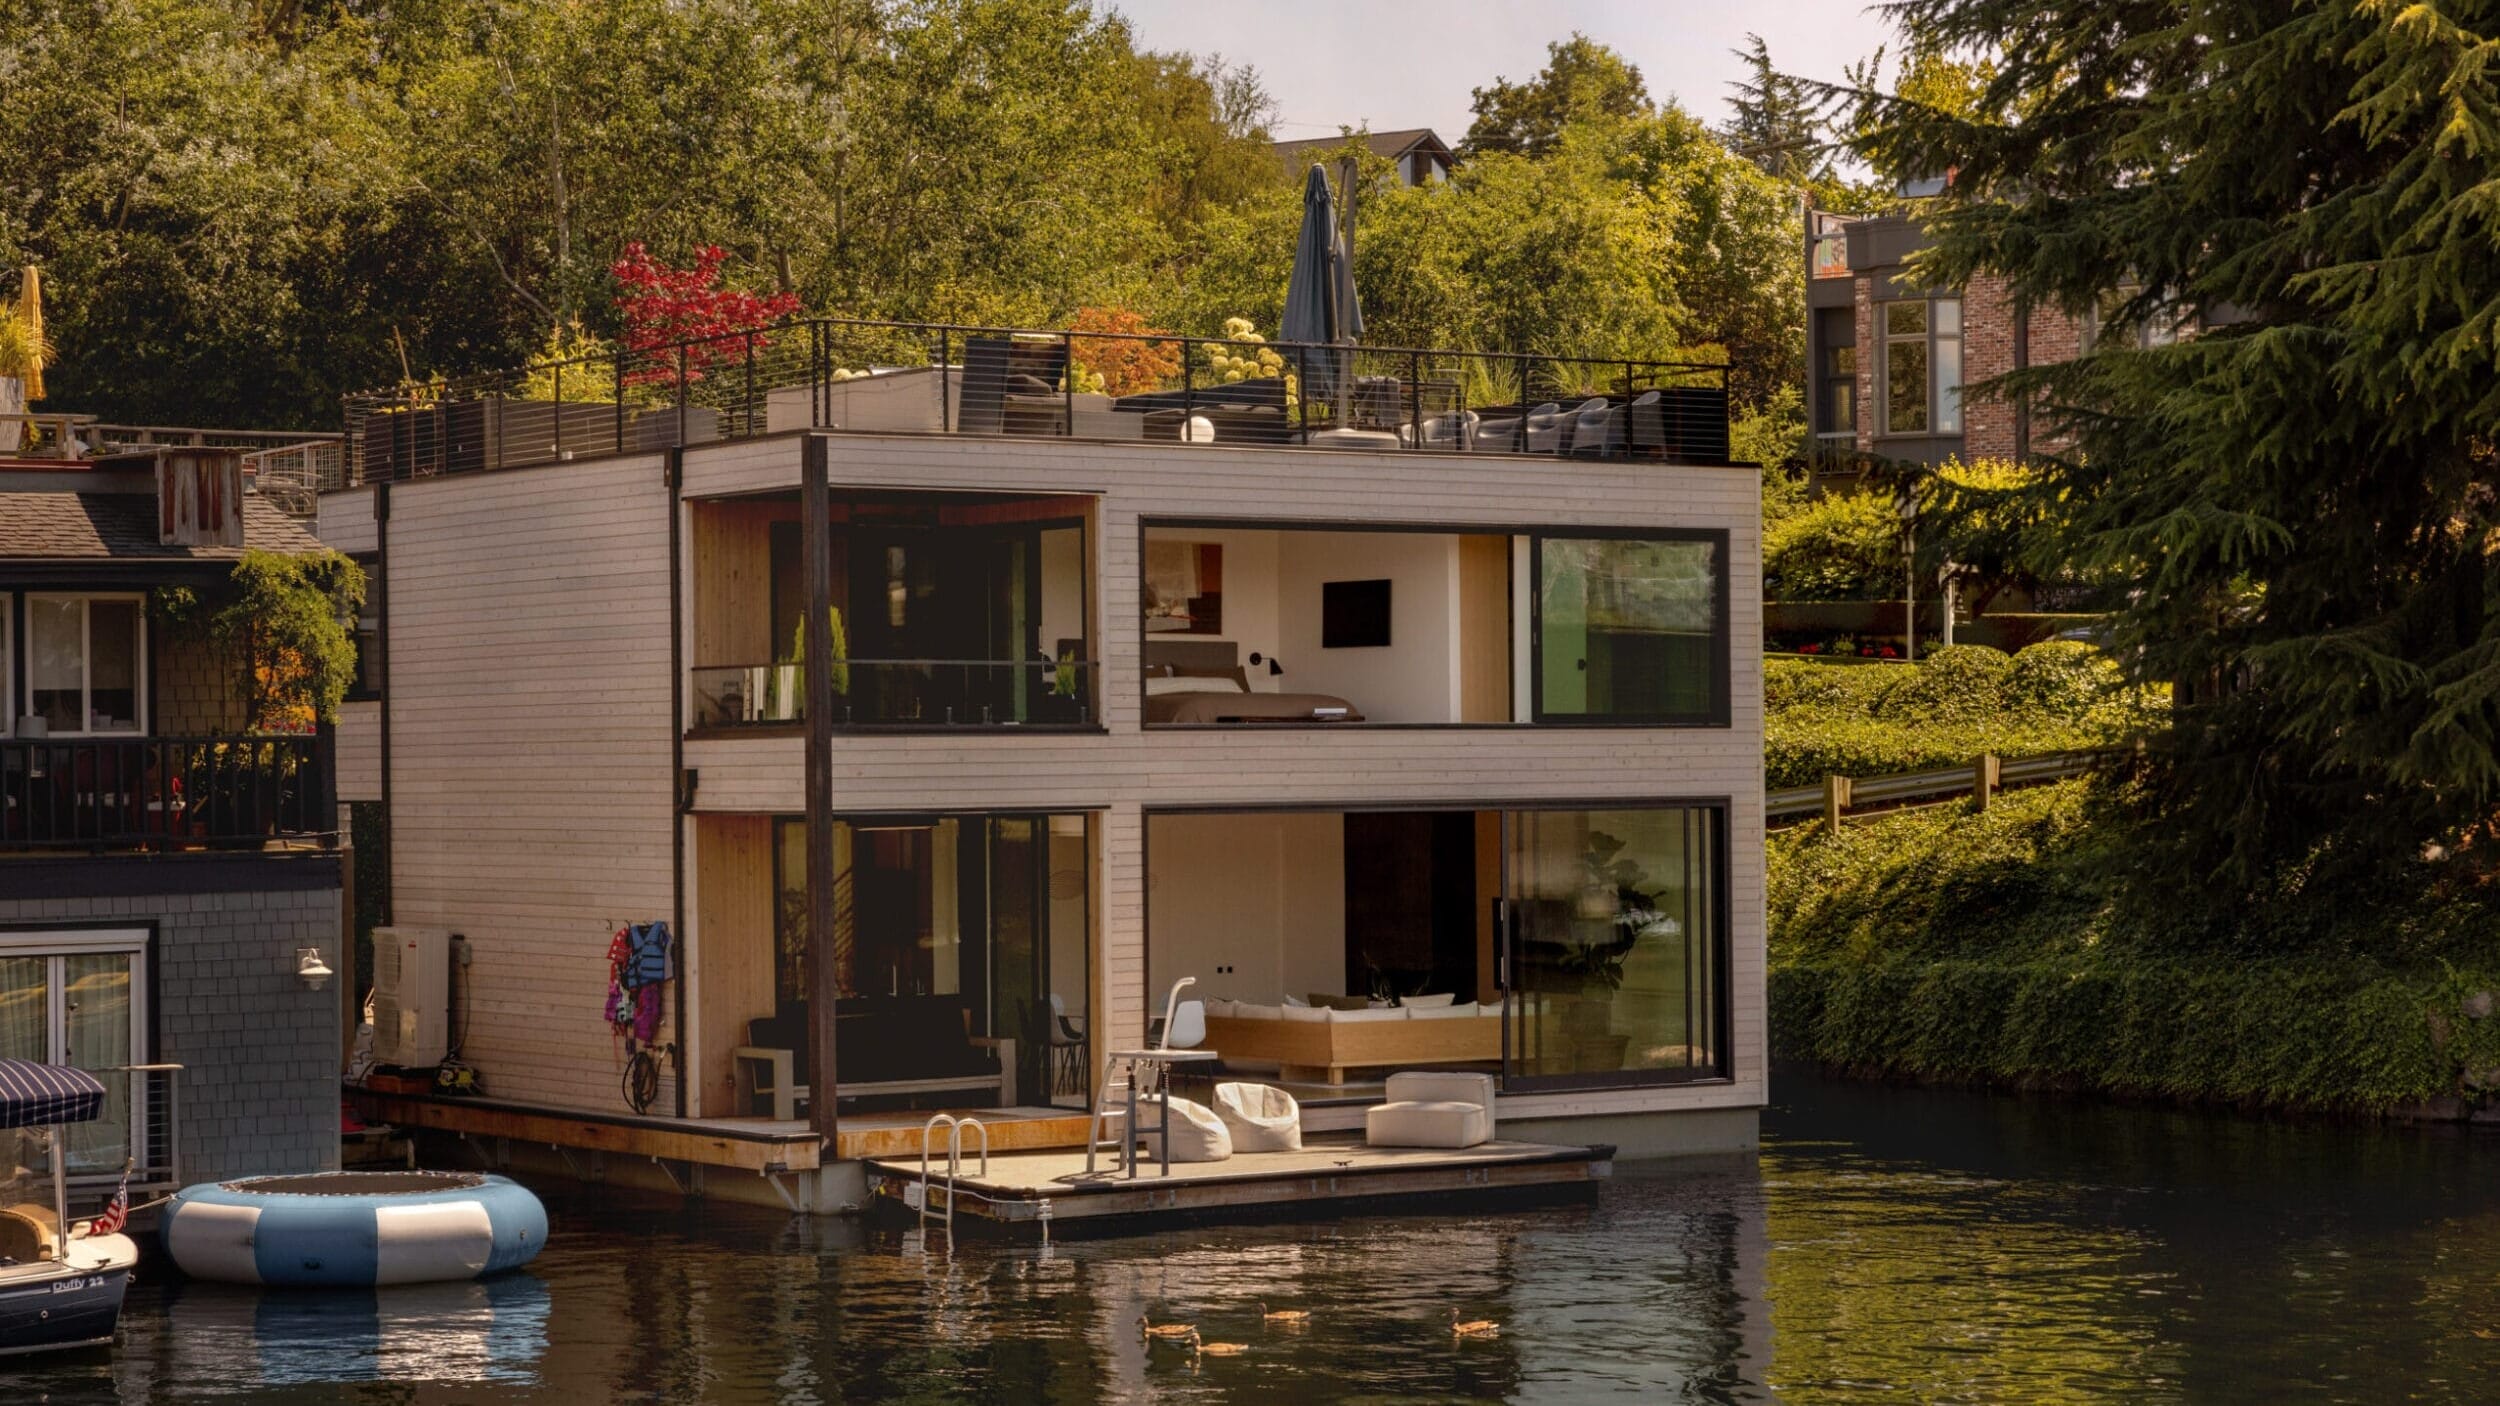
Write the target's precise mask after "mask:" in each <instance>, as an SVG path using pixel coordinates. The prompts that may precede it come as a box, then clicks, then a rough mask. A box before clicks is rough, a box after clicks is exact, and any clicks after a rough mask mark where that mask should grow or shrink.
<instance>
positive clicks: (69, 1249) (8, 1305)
mask: <svg viewBox="0 0 2500 1406" xmlns="http://www.w3.org/2000/svg"><path fill="white" fill-rule="evenodd" d="M103 1112H104V1084H103V1083H102V1081H100V1080H98V1079H97V1078H96V1076H95V1075H93V1074H90V1073H88V1072H87V1071H86V1070H83V1069H72V1068H68V1067H66V1066H63V1065H57V1064H40V1063H37V1062H35V1061H33V1060H25V1059H0V1357H8V1356H15V1355H17V1354H20V1353H29V1352H46V1351H51V1350H54V1349H60V1348H76V1347H97V1346H102V1345H106V1344H109V1343H111V1342H112V1341H113V1331H114V1328H115V1327H116V1326H117V1325H118V1324H119V1323H120V1321H121V1311H122V1295H123V1294H124V1293H125V1292H127V1291H128V1289H129V1287H130V1270H131V1267H132V1266H133V1265H136V1264H137V1263H138V1262H139V1247H138V1246H137V1245H136V1244H135V1243H133V1242H132V1240H131V1239H130V1237H129V1236H127V1235H123V1234H121V1233H119V1229H120V1227H119V1223H118V1222H119V1218H120V1216H119V1213H110V1214H108V1215H107V1216H106V1217H103V1218H99V1219H98V1220H86V1221H75V1222H73V1221H72V1220H71V1219H70V1218H69V1169H68V1157H69V1153H68V1148H67V1146H66V1143H67V1141H68V1139H67V1138H66V1137H65V1136H64V1129H65V1128H67V1127H68V1126H69V1125H71V1124H74V1123H87V1122H93V1121H95V1120H96V1119H97V1118H98V1117H100V1116H102V1114H103ZM116 1201H117V1205H119V1206H121V1207H123V1208H124V1209H125V1210H126V1207H127V1203H126V1202H123V1201H120V1199H119V1198H116Z"/></svg>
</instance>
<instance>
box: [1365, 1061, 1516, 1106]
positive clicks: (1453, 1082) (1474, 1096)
mask: <svg viewBox="0 0 2500 1406" xmlns="http://www.w3.org/2000/svg"><path fill="white" fill-rule="evenodd" d="M1382 1093H1383V1095H1384V1096H1385V1097H1386V1098H1387V1099H1388V1101H1389V1102H1391V1103H1401V1102H1408V1103H1472V1104H1476V1105H1478V1106H1480V1107H1482V1108H1483V1109H1484V1110H1485V1111H1486V1112H1487V1113H1488V1114H1489V1113H1491V1112H1492V1110H1493V1076H1492V1075H1490V1074H1469V1073H1466V1072H1464V1071H1460V1070H1450V1069H1409V1070H1403V1071H1400V1072H1399V1073H1396V1074H1392V1075H1390V1076H1389V1079H1388V1087H1387V1088H1385V1089H1384V1090H1382Z"/></svg>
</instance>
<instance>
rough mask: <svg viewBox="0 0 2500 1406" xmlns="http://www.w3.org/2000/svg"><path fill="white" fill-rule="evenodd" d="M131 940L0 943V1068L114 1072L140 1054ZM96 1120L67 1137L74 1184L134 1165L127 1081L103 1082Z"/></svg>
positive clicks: (136, 938)
mask: <svg viewBox="0 0 2500 1406" xmlns="http://www.w3.org/2000/svg"><path fill="white" fill-rule="evenodd" d="M144 946H145V936H144V934H138V933H78V934H60V933H52V934H41V933H33V934H17V933H0V1059H31V1060H37V1061H40V1062H44V1063H49V1064H67V1065H73V1066H75V1067H77V1068H80V1069H88V1070H96V1071H113V1070H119V1069H122V1068H124V1067H126V1066H128V1065H131V1064H135V1063H138V1062H139V1054H140V1051H141V1050H142V1048H143V1045H142V1031H143V1028H144V1026H143V1021H142V1012H141V1010H140V1006H139V1000H138V992H139V991H140V989H141V984H140V983H139V981H138V980H137V977H138V975H139V971H140V963H141V962H142V961H144V960H145V956H144ZM104 1087H105V1091H106V1096H105V1104H104V1114H103V1116H102V1117H100V1118H98V1119H96V1120H95V1121H94V1122H91V1123H81V1124H77V1125H74V1126H73V1127H71V1129H70V1132H69V1138H68V1147H69V1168H70V1171H71V1173H72V1174H73V1175H78V1174H86V1175H95V1174H102V1173H108V1172H110V1173H118V1172H120V1171H121V1169H122V1166H123V1163H124V1162H125V1161H127V1160H129V1159H130V1158H131V1156H132V1155H133V1151H134V1148H133V1142H132V1136H131V1119H130V1093H131V1090H130V1081H129V1079H128V1078H126V1077H123V1076H121V1075H118V1074H109V1073H108V1074H106V1075H105V1077H104Z"/></svg>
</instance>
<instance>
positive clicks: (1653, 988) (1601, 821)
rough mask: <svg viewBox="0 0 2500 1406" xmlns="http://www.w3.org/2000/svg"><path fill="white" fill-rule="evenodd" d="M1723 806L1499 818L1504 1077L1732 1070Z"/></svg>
mask: <svg viewBox="0 0 2500 1406" xmlns="http://www.w3.org/2000/svg"><path fill="white" fill-rule="evenodd" d="M1722 821H1723V812H1722V811H1721V810H1719V809H1718V808H1717V807H1714V806H1674V807H1655V808H1632V807H1626V808H1621V809H1606V810H1515V811H1508V812H1505V813H1504V815H1503V868H1504V889H1505V899H1504V911H1505V913H1506V914H1507V918H1508V921H1507V922H1506V923H1505V924H1504V927H1505V929H1506V931H1505V932H1504V934H1503V937H1504V941H1505V962H1504V966H1505V971H1506V976H1507V982H1506V985H1507V988H1508V989H1507V992H1506V995H1507V999H1508V1014H1507V1024H1506V1027H1505V1039H1504V1049H1505V1065H1506V1078H1505V1080H1504V1082H1505V1084H1506V1086H1508V1087H1512V1088H1536V1087H1570V1086H1600V1085H1620V1084H1627V1083H1647V1082H1663V1081H1669V1080H1681V1079H1694V1078H1712V1077H1719V1076H1723V1075H1724V1074H1725V1073H1726V1072H1727V1062H1726V1040H1725V1020H1726V1016H1725V993H1726V988H1727V976H1726V972H1725V970H1724V963H1725V956H1724V954H1725V950H1726V943H1725V938H1724V926H1723V924H1724V914H1725V901H1724V897H1723V894H1722V891H1721V890H1722V885H1723V879H1722V877H1721V875H1722V858H1723V856H1722V840H1721V836H1722Z"/></svg>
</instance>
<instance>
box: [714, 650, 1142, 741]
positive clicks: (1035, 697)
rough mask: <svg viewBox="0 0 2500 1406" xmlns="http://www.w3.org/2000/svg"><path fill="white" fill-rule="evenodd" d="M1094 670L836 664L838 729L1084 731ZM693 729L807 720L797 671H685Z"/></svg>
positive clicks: (1091, 720)
mask: <svg viewBox="0 0 2500 1406" xmlns="http://www.w3.org/2000/svg"><path fill="white" fill-rule="evenodd" d="M1094 669H1095V666H1094V662H1093V661H1092V660H1070V661H1066V662H1062V663H1052V662H1050V661H1049V660H1045V659H1033V660H1010V659H844V660H841V661H839V662H837V663H835V664H834V665H833V708H834V716H833V722H834V725H835V726H836V727H1091V726H1093V725H1094V724H1095V722H1096V720H1097V717H1098V714H1097V711H1096V709H1095V707H1094ZM692 673H693V680H694V713H693V718H694V725H695V726H696V727H707V728H735V727H759V726H770V725H773V724H788V723H797V722H804V721H806V719H807V670H806V667H805V666H804V665H800V664H733V665H728V666H724V667H715V668H701V669H696V670H693V671H692Z"/></svg>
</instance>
